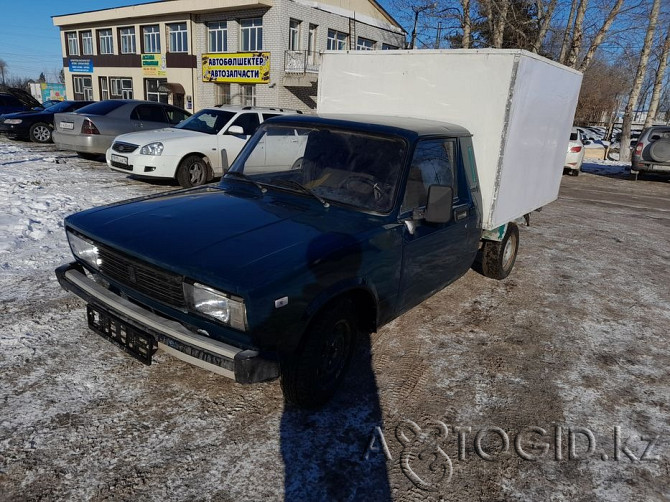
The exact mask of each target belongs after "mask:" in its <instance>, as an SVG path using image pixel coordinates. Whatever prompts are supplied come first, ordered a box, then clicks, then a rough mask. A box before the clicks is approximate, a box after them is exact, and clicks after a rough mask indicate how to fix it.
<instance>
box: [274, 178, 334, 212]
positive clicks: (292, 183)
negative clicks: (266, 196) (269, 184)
mask: <svg viewBox="0 0 670 502" xmlns="http://www.w3.org/2000/svg"><path fill="white" fill-rule="evenodd" d="M273 184H275V185H279V186H282V185H283V186H286V187H293V188H297V189H298V190H300V191H301V192H303V193H306V194H308V195H311V196H312V197H314V198H315V199H316V200H318V201H319V202H320V203H321V204H323V207H330V204H329V203H328V201H327V200H326V199H324V198H323V197H320V196H319V195H317V194H315V193H314V192H313V191H312V190H310V189H309V188H307V187H306V186H304V185H303V184H301V183H298V182H297V181H293V180H274V181H273Z"/></svg>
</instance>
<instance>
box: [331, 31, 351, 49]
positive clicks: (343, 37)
mask: <svg viewBox="0 0 670 502" xmlns="http://www.w3.org/2000/svg"><path fill="white" fill-rule="evenodd" d="M347 38H348V35H347V34H346V33H342V32H341V31H335V30H328V45H327V47H326V48H327V49H328V50H329V51H343V50H346V48H347Z"/></svg>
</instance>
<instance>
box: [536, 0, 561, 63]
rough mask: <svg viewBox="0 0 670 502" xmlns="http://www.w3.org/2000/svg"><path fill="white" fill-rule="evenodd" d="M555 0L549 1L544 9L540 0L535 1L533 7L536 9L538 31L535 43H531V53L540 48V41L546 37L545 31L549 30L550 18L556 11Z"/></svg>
mask: <svg viewBox="0 0 670 502" xmlns="http://www.w3.org/2000/svg"><path fill="white" fill-rule="evenodd" d="M556 3H557V0H551V1H550V2H549V5H547V7H546V8H545V6H544V2H543V1H542V0H535V7H536V8H537V23H538V27H539V31H538V34H537V38H536V39H535V42H533V47H532V49H531V50H532V51H533V52H535V53H537V52H539V51H540V47H542V41H543V40H544V37H545V36H546V35H547V30H549V25H550V23H551V17H552V16H553V15H554V10H555V9H556Z"/></svg>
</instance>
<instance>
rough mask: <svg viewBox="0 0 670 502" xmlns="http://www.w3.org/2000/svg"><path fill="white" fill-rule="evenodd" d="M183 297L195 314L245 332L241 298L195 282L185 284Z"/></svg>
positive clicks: (245, 316) (244, 313) (245, 324)
mask: <svg viewBox="0 0 670 502" xmlns="http://www.w3.org/2000/svg"><path fill="white" fill-rule="evenodd" d="M184 295H185V296H186V301H187V303H188V305H189V306H190V307H191V308H192V309H193V310H195V311H196V312H199V313H201V314H203V315H206V316H207V317H211V318H212V319H216V320H217V321H219V322H222V323H224V324H227V325H228V326H230V327H231V328H235V329H239V330H241V331H245V330H246V328H247V313H246V309H245V307H244V300H242V298H238V297H234V296H231V295H229V294H227V293H224V292H223V291H218V290H216V289H213V288H210V287H207V286H205V285H203V284H200V283H197V282H195V283H193V284H190V283H187V282H185V283H184Z"/></svg>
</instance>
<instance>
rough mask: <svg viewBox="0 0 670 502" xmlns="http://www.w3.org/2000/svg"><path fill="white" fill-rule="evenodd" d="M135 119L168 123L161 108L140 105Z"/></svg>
mask: <svg viewBox="0 0 670 502" xmlns="http://www.w3.org/2000/svg"><path fill="white" fill-rule="evenodd" d="M133 115H134V117H133V118H135V119H137V120H145V121H147V122H166V121H167V120H166V118H165V114H164V113H163V109H162V108H161V107H160V106H152V105H139V106H138V107H137V108H135V111H134V112H133Z"/></svg>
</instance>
